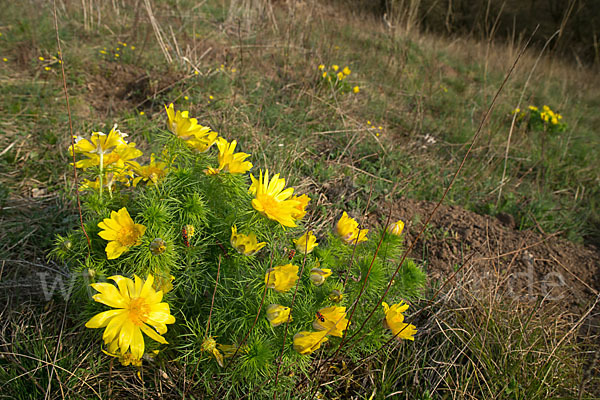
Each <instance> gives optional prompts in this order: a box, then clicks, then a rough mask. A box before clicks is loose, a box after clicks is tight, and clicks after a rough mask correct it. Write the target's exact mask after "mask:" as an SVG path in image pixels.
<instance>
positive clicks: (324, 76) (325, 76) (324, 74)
mask: <svg viewBox="0 0 600 400" xmlns="http://www.w3.org/2000/svg"><path fill="white" fill-rule="evenodd" d="M321 76H322V77H323V79H324V78H327V71H325V72H323V75H321Z"/></svg>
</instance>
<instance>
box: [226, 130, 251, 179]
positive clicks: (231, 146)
mask: <svg viewBox="0 0 600 400" xmlns="http://www.w3.org/2000/svg"><path fill="white" fill-rule="evenodd" d="M235 146H237V141H235V140H233V141H232V142H231V143H228V142H227V140H225V139H224V138H222V137H220V138H218V139H217V147H218V148H219V169H218V170H219V171H224V172H229V173H230V174H243V173H246V172H248V171H250V169H251V168H252V163H251V162H250V161H244V160H246V158H248V157H250V154H247V153H241V152H240V153H234V152H235Z"/></svg>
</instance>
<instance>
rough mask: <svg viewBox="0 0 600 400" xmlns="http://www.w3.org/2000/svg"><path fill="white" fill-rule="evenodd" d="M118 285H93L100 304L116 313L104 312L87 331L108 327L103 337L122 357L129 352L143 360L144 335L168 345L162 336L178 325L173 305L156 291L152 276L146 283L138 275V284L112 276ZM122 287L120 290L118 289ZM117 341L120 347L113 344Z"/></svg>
mask: <svg viewBox="0 0 600 400" xmlns="http://www.w3.org/2000/svg"><path fill="white" fill-rule="evenodd" d="M109 279H111V280H113V281H114V282H115V283H116V284H117V286H116V287H115V285H113V284H111V283H92V284H91V285H90V286H92V287H93V288H94V289H95V290H97V291H98V292H99V293H97V294H95V295H94V296H93V299H94V300H95V301H97V302H98V303H102V304H106V305H107V306H109V307H112V308H114V310H109V311H104V312H101V313H100V314H97V315H95V316H94V317H92V318H91V319H90V320H89V321H88V322H87V323H86V324H85V326H86V327H87V328H106V329H105V330H104V334H103V336H102V338H103V339H104V343H105V344H106V345H108V346H109V351H110V350H111V349H112V350H114V351H113V353H114V352H116V350H117V348H118V349H119V351H120V354H121V355H125V354H126V353H127V352H128V351H129V352H130V353H131V355H132V357H133V358H135V359H137V360H139V359H141V358H142V356H143V355H144V336H143V335H142V332H143V333H145V334H146V335H148V336H149V337H150V338H151V339H153V340H156V341H157V342H159V343H163V344H167V341H166V340H165V338H164V337H162V336H161V335H164V334H165V333H166V332H167V324H172V323H174V322H175V317H173V316H172V315H171V311H170V309H169V305H168V304H167V303H161V301H162V297H163V294H162V292H160V291H159V292H157V291H155V290H154V289H153V288H152V284H153V283H154V278H153V276H152V275H148V278H147V279H146V280H145V281H144V280H143V279H141V278H140V277H138V276H134V279H135V281H133V280H131V279H129V278H125V277H124V276H121V275H115V276H111V277H110V278H109ZM117 287H118V289H117ZM114 341H117V343H116V346H115V345H114V344H112V343H113V342H114Z"/></svg>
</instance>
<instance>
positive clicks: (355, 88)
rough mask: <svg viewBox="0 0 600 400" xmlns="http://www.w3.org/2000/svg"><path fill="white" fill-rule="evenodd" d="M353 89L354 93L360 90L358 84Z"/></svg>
mask: <svg viewBox="0 0 600 400" xmlns="http://www.w3.org/2000/svg"><path fill="white" fill-rule="evenodd" d="M352 91H353V92H354V93H358V92H360V88H359V87H358V86H354V87H353V88H352Z"/></svg>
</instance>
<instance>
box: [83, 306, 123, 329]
mask: <svg viewBox="0 0 600 400" xmlns="http://www.w3.org/2000/svg"><path fill="white" fill-rule="evenodd" d="M124 312H126V311H124V310H108V311H104V312H101V313H100V314H96V315H94V316H93V317H92V318H91V319H90V320H89V321H88V322H86V323H85V327H86V328H104V327H105V326H106V325H108V323H109V322H110V320H111V319H112V318H114V317H116V316H117V315H120V314H122V313H124Z"/></svg>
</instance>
